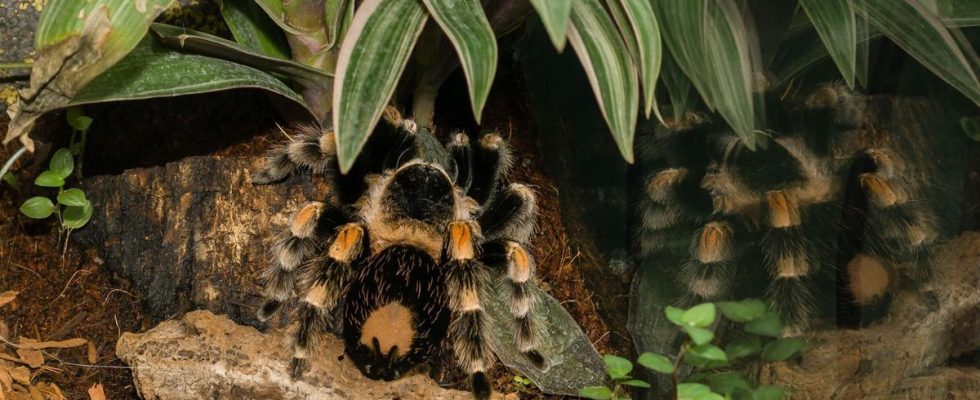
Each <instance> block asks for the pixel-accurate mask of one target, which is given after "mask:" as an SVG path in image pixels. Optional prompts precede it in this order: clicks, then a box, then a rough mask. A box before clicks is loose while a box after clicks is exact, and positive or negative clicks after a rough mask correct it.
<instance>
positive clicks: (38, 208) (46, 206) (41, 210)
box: [20, 196, 54, 219]
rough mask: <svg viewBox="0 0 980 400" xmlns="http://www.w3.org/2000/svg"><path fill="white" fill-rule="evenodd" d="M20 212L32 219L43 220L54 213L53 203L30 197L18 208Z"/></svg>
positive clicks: (49, 200) (45, 199)
mask: <svg viewBox="0 0 980 400" xmlns="http://www.w3.org/2000/svg"><path fill="white" fill-rule="evenodd" d="M20 212H21V213H23V214H24V215H26V216H28V217H31V218H34V219H44V218H47V217H50V216H51V214H52V213H54V203H52V202H51V199H48V198H46V197H40V196H38V197H31V198H29V199H27V201H25V202H24V204H22V205H21V206H20Z"/></svg>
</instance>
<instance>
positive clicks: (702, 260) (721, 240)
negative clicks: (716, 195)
mask: <svg viewBox="0 0 980 400" xmlns="http://www.w3.org/2000/svg"><path fill="white" fill-rule="evenodd" d="M733 236H734V234H733V232H732V227H731V225H730V224H729V223H728V222H727V221H724V220H719V221H712V222H709V223H708V224H706V225H705V226H704V227H703V228H701V229H700V230H699V231H698V233H697V235H696V236H695V239H694V241H693V242H692V243H691V259H690V260H689V261H688V262H687V263H686V264H685V265H684V266H683V267H682V268H681V273H680V277H681V279H683V280H685V281H686V284H687V288H688V290H689V291H690V292H691V294H693V295H694V296H695V297H696V298H698V299H699V300H709V299H714V298H717V297H718V296H721V295H724V294H725V292H726V291H727V289H728V288H727V286H728V285H727V284H726V282H730V281H731V279H730V277H731V275H732V272H733V271H732V260H733V259H734V253H735V250H734V243H733V242H734V241H733V240H732V238H733Z"/></svg>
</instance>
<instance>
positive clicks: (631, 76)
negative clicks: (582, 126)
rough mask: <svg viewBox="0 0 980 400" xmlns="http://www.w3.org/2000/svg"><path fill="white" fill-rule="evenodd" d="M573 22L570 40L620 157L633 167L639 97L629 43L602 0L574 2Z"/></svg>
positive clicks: (569, 32) (569, 33)
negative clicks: (624, 40)
mask: <svg viewBox="0 0 980 400" xmlns="http://www.w3.org/2000/svg"><path fill="white" fill-rule="evenodd" d="M571 22H572V24H571V25H569V27H568V40H569V42H570V43H571V45H572V49H574V50H575V54H576V55H578V58H579V61H581V64H582V67H583V68H584V69H585V73H586V76H587V77H588V78H589V83H590V84H591V85H592V91H593V92H594V93H595V96H596V101H597V102H598V103H599V109H600V110H601V111H602V116H603V117H604V118H605V119H606V123H607V124H609V130H610V131H612V134H613V139H615V140H616V145H617V146H618V147H619V151H620V153H622V155H623V158H624V159H626V161H627V162H629V163H632V162H633V135H634V134H635V131H636V112H637V109H638V107H639V95H638V90H637V86H638V85H637V78H636V69H635V68H634V67H633V63H632V60H631V59H630V55H629V53H628V52H627V51H626V48H625V47H626V46H625V43H623V39H622V37H620V35H619V32H618V31H617V30H616V25H615V24H614V23H613V21H612V19H611V18H610V17H609V15H608V14H607V13H606V10H605V9H604V8H603V7H602V3H600V2H599V0H579V1H575V2H573V3H572V14H571Z"/></svg>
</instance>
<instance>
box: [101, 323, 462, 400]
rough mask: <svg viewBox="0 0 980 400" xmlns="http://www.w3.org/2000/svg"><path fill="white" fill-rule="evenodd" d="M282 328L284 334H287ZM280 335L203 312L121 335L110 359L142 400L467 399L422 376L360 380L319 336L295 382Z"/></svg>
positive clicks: (335, 344)
mask: <svg viewBox="0 0 980 400" xmlns="http://www.w3.org/2000/svg"><path fill="white" fill-rule="evenodd" d="M287 330H288V329H287ZM287 330H270V331H269V332H267V333H261V332H259V331H258V330H256V329H255V328H252V327H248V326H242V325H237V324H235V323H234V322H233V321H232V320H230V319H228V318H227V317H224V316H219V315H214V314H212V313H210V312H208V311H193V312H190V313H187V314H185V315H184V316H183V317H182V318H181V319H180V320H169V321H164V322H163V323H161V324H160V325H158V326H157V327H155V328H153V329H151V330H149V331H147V332H145V333H124V334H123V335H122V337H120V338H119V341H118V342H117V343H116V355H117V356H118V357H119V358H120V359H122V360H123V361H125V362H126V363H127V364H129V366H130V367H132V368H133V381H134V382H135V384H136V387H137V389H138V390H139V393H140V395H141V396H142V397H143V398H144V399H154V400H177V399H241V400H248V399H263V400H279V399H283V400H285V399H297V400H299V399H310V400H319V399H323V400H326V399H394V398H400V399H471V398H472V396H471V395H470V394H469V393H468V392H463V391H459V390H446V389H442V388H440V387H438V386H436V384H435V382H433V381H432V380H431V379H429V378H428V377H426V376H423V375H412V376H407V377H404V378H402V379H399V380H397V381H393V382H383V381H374V380H370V379H367V378H365V377H364V376H362V375H361V374H360V372H358V370H357V368H356V367H355V366H354V365H353V364H352V363H351V362H350V361H348V360H346V359H343V360H341V359H340V358H341V356H342V355H343V353H344V345H343V342H342V341H340V340H338V339H335V338H333V337H328V336H324V338H323V345H322V351H321V353H320V354H319V357H315V358H314V359H313V361H312V363H311V364H312V365H311V369H310V371H309V372H307V373H306V375H305V376H304V377H303V378H302V379H300V380H296V381H293V380H291V379H290V377H289V373H288V364H289V359H290V354H291V352H290V350H289V336H288V334H287Z"/></svg>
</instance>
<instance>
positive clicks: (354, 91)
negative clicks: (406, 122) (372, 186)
mask: <svg viewBox="0 0 980 400" xmlns="http://www.w3.org/2000/svg"><path fill="white" fill-rule="evenodd" d="M382 5H383V6H382ZM427 18H428V15H427V14H426V11H425V7H424V6H423V5H422V4H420V3H418V2H417V1H416V0H387V1H382V0H365V1H364V2H363V3H362V4H361V7H360V8H358V9H357V12H356V13H355V14H354V20H353V21H351V26H350V29H349V30H348V31H347V37H346V38H345V39H344V42H343V44H342V45H341V46H340V56H339V58H338V61H337V73H336V80H335V81H334V97H333V124H334V129H335V131H336V133H337V158H338V159H339V161H340V169H341V171H342V172H347V171H348V170H349V169H350V167H351V166H353V165H354V160H355V159H356V158H357V154H358V153H360V151H361V148H363V147H364V144H365V143H366V142H367V139H368V135H370V133H371V131H372V130H373V129H374V127H375V126H376V125H377V123H378V119H379V118H380V117H381V112H382V111H383V110H384V107H385V105H387V104H388V101H389V100H390V99H391V96H392V94H394V92H395V86H396V85H397V84H398V78H399V77H400V76H401V74H402V71H404V70H405V65H406V64H407V63H408V57H409V55H411V53H412V49H413V48H414V47H415V42H416V41H417V40H418V37H419V35H420V34H421V33H422V28H423V27H424V26H425V21H426V19H427Z"/></svg>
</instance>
